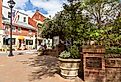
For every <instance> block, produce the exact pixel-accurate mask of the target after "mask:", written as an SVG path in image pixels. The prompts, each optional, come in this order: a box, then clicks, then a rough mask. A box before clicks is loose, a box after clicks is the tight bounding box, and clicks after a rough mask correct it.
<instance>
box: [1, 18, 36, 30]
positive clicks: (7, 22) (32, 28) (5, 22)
mask: <svg viewBox="0 0 121 82" xmlns="http://www.w3.org/2000/svg"><path fill="white" fill-rule="evenodd" d="M2 23H4V24H9V25H10V22H9V21H8V20H3V21H2ZM13 25H15V26H21V27H22V28H26V29H31V30H35V31H36V29H35V28H34V27H33V26H31V25H30V26H31V27H30V26H28V27H29V28H27V26H24V25H20V24H15V23H13Z"/></svg>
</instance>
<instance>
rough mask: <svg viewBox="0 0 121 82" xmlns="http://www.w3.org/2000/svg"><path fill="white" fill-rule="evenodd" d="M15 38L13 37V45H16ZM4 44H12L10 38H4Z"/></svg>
mask: <svg viewBox="0 0 121 82" xmlns="http://www.w3.org/2000/svg"><path fill="white" fill-rule="evenodd" d="M15 41H16V39H15V38H12V45H15ZM3 45H10V38H3Z"/></svg>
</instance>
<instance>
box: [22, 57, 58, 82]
mask: <svg viewBox="0 0 121 82" xmlns="http://www.w3.org/2000/svg"><path fill="white" fill-rule="evenodd" d="M29 60H32V61H31V63H30V64H29V65H30V66H31V67H33V68H34V70H33V71H32V73H31V75H30V77H31V79H30V81H32V80H37V79H42V77H43V76H44V77H48V76H49V77H53V76H54V74H55V73H58V74H59V62H58V58H57V57H53V56H49V55H42V56H36V57H35V58H34V59H33V58H30V59H29ZM24 63H25V62H24ZM26 63H27V62H26Z"/></svg>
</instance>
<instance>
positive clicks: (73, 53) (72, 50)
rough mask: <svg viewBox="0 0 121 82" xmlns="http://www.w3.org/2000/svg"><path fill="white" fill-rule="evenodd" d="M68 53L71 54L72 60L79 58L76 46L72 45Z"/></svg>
mask: <svg viewBox="0 0 121 82" xmlns="http://www.w3.org/2000/svg"><path fill="white" fill-rule="evenodd" d="M69 52H70V53H71V58H74V59H78V58H80V53H79V49H78V47H77V46H76V45H72V46H71V47H70V49H69Z"/></svg>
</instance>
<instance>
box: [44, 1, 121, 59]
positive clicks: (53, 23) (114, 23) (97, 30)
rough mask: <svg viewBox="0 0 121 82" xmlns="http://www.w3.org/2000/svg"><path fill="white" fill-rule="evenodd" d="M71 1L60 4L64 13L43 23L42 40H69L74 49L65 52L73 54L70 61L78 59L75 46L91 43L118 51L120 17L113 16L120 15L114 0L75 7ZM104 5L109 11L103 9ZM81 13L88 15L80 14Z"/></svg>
mask: <svg viewBox="0 0 121 82" xmlns="http://www.w3.org/2000/svg"><path fill="white" fill-rule="evenodd" d="M73 1H74V0H71V1H70V0H69V2H70V4H68V5H67V4H64V6H63V8H64V10H63V11H60V12H58V13H57V14H56V15H55V17H54V18H53V19H47V20H45V23H44V24H43V26H44V27H46V28H45V29H44V31H43V33H42V35H43V37H46V38H48V37H49V38H52V37H53V36H59V38H60V39H62V40H63V41H65V40H68V39H71V41H72V46H73V45H74V46H73V47H71V48H70V51H69V52H70V53H71V54H73V53H72V52H74V53H75V54H73V56H70V57H71V58H76V57H77V56H78V54H77V53H76V51H77V52H78V50H77V49H76V48H77V47H76V48H75V44H76V46H77V45H78V44H79V45H83V44H84V43H87V41H91V40H93V41H95V42H96V44H98V45H104V46H106V47H111V46H118V47H121V17H118V14H117V13H119V12H121V11H120V5H119V2H118V0H82V2H80V1H79V2H77V3H75V4H73ZM106 5H108V6H110V8H109V9H105V8H106ZM83 10H85V11H86V12H88V13H86V14H83V13H82V11H83ZM91 20H93V21H94V22H91ZM74 48H75V51H74ZM71 50H72V51H71ZM64 53H66V52H64ZM74 55H75V56H74ZM68 56H69V55H67V57H68ZM67 57H66V56H64V58H67Z"/></svg>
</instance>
